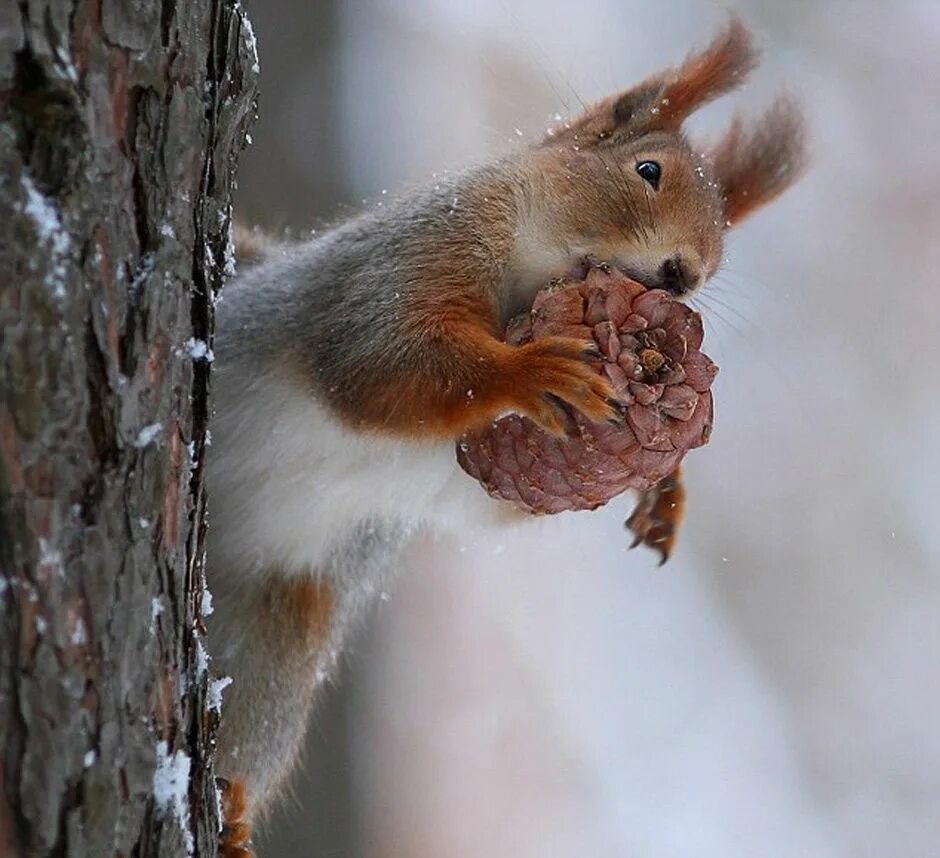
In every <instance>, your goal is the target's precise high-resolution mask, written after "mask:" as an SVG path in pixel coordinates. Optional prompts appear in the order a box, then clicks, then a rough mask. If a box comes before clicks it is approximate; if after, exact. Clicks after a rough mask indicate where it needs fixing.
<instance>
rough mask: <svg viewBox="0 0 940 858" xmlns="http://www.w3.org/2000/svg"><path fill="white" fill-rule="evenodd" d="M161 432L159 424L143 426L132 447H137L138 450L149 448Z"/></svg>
mask: <svg viewBox="0 0 940 858" xmlns="http://www.w3.org/2000/svg"><path fill="white" fill-rule="evenodd" d="M162 431H163V424H161V423H151V424H150V425H149V426H145V427H144V428H143V429H141V430H140V432H139V433H138V434H137V437H136V438H135V439H134V446H135V447H137V449H138V450H140V449H142V448H144V447H147V446H149V445H150V444H152V443H153V442H154V441H156V440H157V437H158V436H159V434H160V433H161V432H162Z"/></svg>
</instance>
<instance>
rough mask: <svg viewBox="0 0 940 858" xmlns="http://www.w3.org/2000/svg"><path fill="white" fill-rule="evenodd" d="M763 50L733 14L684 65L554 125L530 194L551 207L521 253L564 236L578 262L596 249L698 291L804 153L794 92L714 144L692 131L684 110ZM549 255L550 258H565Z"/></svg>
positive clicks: (644, 278)
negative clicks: (735, 233) (730, 234)
mask: <svg viewBox="0 0 940 858" xmlns="http://www.w3.org/2000/svg"><path fill="white" fill-rule="evenodd" d="M757 59H758V54H757V50H756V48H755V46H754V40H753V37H752V36H751V33H750V32H749V31H748V29H747V28H746V27H745V26H744V25H743V24H742V23H741V22H740V21H739V20H738V19H737V18H731V19H730V21H729V22H728V24H727V25H726V27H725V28H724V29H723V30H722V32H721V33H720V34H719V35H718V36H717V38H715V39H714V41H712V43H711V44H710V45H709V46H708V47H707V48H706V49H705V50H703V51H701V52H698V53H693V54H692V55H690V56H689V57H688V58H687V59H686V60H685V62H684V63H683V64H682V65H681V66H679V67H678V68H674V69H669V70H667V71H665V72H662V73H660V74H657V75H655V76H653V77H651V78H648V79H647V80H645V81H644V82H642V83H640V84H639V85H637V86H635V87H633V88H632V89H629V90H627V91H625V92H622V93H619V94H617V95H614V96H611V97H610V98H607V99H605V100H603V101H601V102H600V103H598V104H596V105H594V106H593V107H591V108H589V109H588V110H586V111H585V112H584V113H583V114H582V115H581V116H579V117H577V118H576V119H574V120H573V121H572V122H570V123H569V124H567V125H565V126H564V128H561V129H557V130H555V131H554V132H552V133H550V134H549V136H548V137H546V138H545V139H544V140H543V141H542V142H541V143H540V144H538V146H537V147H536V148H535V153H536V162H537V165H538V168H537V178H536V179H535V187H536V190H537V193H536V194H534V195H533V197H534V199H536V200H538V199H541V200H544V201H551V202H552V203H553V205H552V209H551V211H547V210H545V209H544V207H541V208H540V207H539V205H538V203H537V202H535V203H533V204H532V215H533V217H532V218H531V220H532V222H533V224H537V226H536V227H534V228H532V229H530V230H529V231H528V234H525V233H526V230H525V228H524V229H523V233H524V234H523V236H522V240H523V242H524V246H523V255H525V254H529V255H530V256H533V255H534V256H535V257H536V259H537V258H538V256H539V250H540V248H539V245H541V247H549V246H554V247H558V244H559V241H561V244H562V246H563V247H564V248H565V250H564V255H565V257H566V262H567V263H569V264H570V263H574V262H575V260H576V259H578V258H582V257H584V256H586V255H587V256H595V257H597V258H599V259H602V260H607V261H610V262H612V263H614V264H615V265H617V267H619V268H621V269H622V270H623V271H625V272H626V273H627V274H628V275H629V276H631V277H632V278H633V279H635V280H637V281H639V282H641V283H643V284H644V285H646V286H648V287H649V288H659V289H665V290H666V291H668V292H671V293H672V294H674V295H676V296H684V295H688V294H691V293H692V292H694V291H696V290H697V289H699V288H701V286H702V285H703V284H704V283H705V281H706V280H707V279H708V278H709V277H710V276H711V275H712V274H714V273H715V271H716V270H717V268H718V266H719V264H720V262H721V255H722V249H723V240H724V233H725V232H726V231H727V230H728V229H729V228H730V227H732V226H736V225H737V224H738V223H740V222H741V221H742V220H743V219H744V218H746V217H747V216H748V215H750V214H751V213H752V212H754V211H755V210H757V209H758V208H760V207H761V206H763V205H765V204H766V203H768V202H770V201H771V200H772V199H774V198H775V197H776V196H777V195H778V194H780V193H781V192H782V191H784V190H785V189H786V188H787V187H788V186H789V185H790V184H792V183H793V182H794V181H795V180H796V178H797V177H798V176H799V174H800V172H801V171H802V169H803V167H804V165H805V162H806V148H805V145H804V135H803V120H802V115H801V112H800V110H799V108H798V106H797V105H796V104H795V102H794V101H793V100H792V99H790V98H789V97H786V96H781V97H778V98H777V100H776V101H775V102H773V104H772V105H771V106H770V108H769V109H768V110H767V111H766V112H765V113H764V114H763V116H761V117H759V118H757V119H756V120H751V121H750V122H746V121H744V120H742V119H741V118H740V117H739V118H736V119H734V121H733V122H732V124H731V126H730V128H729V129H728V130H727V131H726V132H725V133H724V135H723V136H722V137H721V138H720V139H719V140H718V141H717V142H716V143H714V144H713V145H711V146H708V147H696V146H693V145H692V144H691V143H690V142H689V140H688V139H687V138H686V136H685V134H684V133H683V130H682V125H683V122H684V121H685V120H686V118H687V117H689V116H690V115H691V114H692V113H693V112H694V111H695V110H697V109H698V108H699V107H701V106H702V105H704V104H706V103H707V102H709V101H712V100H713V99H715V98H717V97H718V96H720V95H723V94H724V93H727V92H729V91H731V90H732V89H734V88H736V87H738V86H740V85H741V83H743V82H744V80H745V79H746V77H747V76H748V74H749V73H750V72H751V70H752V69H753V68H754V67H755V66H756V64H757ZM539 186H541V187H539ZM559 202H560V203H561V204H560V205H559ZM527 239H528V244H527V245H526V244H525V242H526V240H527ZM552 255H553V256H554V259H551V260H549V259H548V258H547V257H546V258H545V259H544V261H545V262H546V263H548V265H549V267H556V266H557V264H558V263H559V262H561V260H560V259H558V257H557V252H554V253H552ZM535 265H538V263H537V262H536V263H535ZM533 273H534V272H533Z"/></svg>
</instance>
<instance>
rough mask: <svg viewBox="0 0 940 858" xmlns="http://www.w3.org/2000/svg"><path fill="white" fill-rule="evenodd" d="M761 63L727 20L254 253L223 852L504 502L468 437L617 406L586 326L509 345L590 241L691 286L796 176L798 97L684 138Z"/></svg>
mask: <svg viewBox="0 0 940 858" xmlns="http://www.w3.org/2000/svg"><path fill="white" fill-rule="evenodd" d="M756 62H757V50H756V48H755V45H754V40H753V37H752V35H751V33H750V32H749V31H748V29H747V28H746V27H745V26H744V25H743V24H742V23H741V22H740V21H739V20H738V19H737V18H731V19H730V20H729V22H728V23H727V25H726V26H725V27H724V28H723V29H722V31H721V32H720V33H719V34H718V35H717V37H716V38H715V39H714V40H713V41H712V42H711V44H710V45H709V46H708V47H707V48H705V49H704V50H701V51H699V52H696V53H692V54H691V55H690V56H689V57H688V58H687V59H686V60H685V61H684V62H683V63H682V64H681V65H680V66H678V67H676V68H672V69H668V70H666V71H664V72H661V73H659V74H656V75H654V76H652V77H650V78H648V79H647V80H645V81H643V82H642V83H640V84H639V85H637V86H634V87H633V88H631V89H628V90H626V91H624V92H621V93H618V94H615V95H612V96H610V97H608V98H605V99H604V100H602V101H600V102H599V103H597V104H596V105H594V106H592V107H590V108H588V109H586V110H585V111H584V112H583V113H582V114H581V115H580V116H578V117H576V118H575V119H573V120H572V121H570V122H568V123H567V124H564V125H563V126H560V127H557V128H555V129H553V130H552V131H551V132H550V133H548V134H547V136H545V137H544V139H541V140H539V141H538V142H535V143H533V144H530V145H526V146H522V147H520V148H519V149H518V150H517V151H515V152H513V153H511V154H508V155H506V156H504V157H501V158H499V159H497V160H494V161H492V162H490V163H486V164H483V165H482V166H478V167H475V168H472V169H469V170H467V171H466V172H463V173H461V174H459V175H455V176H453V177H451V178H449V179H446V180H441V181H439V182H438V183H437V184H434V185H433V186H430V187H426V188H423V189H419V190H416V191H414V192H411V193H407V194H404V195H402V196H401V197H400V198H398V199H397V200H394V201H393V202H391V203H388V202H386V203H385V205H383V206H382V207H380V208H377V209H375V210H372V211H369V212H366V213H364V214H361V215H359V216H358V217H356V218H354V219H352V220H350V221H349V222H347V223H345V224H342V225H340V226H337V227H336V228H334V229H332V230H330V231H329V232H327V233H325V234H324V235H322V236H320V237H317V238H314V239H313V240H310V241H308V242H306V243H301V244H297V245H295V246H279V247H274V248H271V249H268V250H266V251H265V250H264V249H262V250H261V251H260V258H259V259H257V260H256V262H255V264H254V265H253V266H252V267H249V268H248V269H247V271H245V272H244V273H241V274H239V275H238V276H237V277H236V279H235V281H234V282H233V283H232V284H231V285H230V286H229V287H227V288H226V290H225V293H224V300H223V301H222V303H221V304H220V306H219V309H218V323H217V331H216V334H215V340H214V351H215V363H214V367H213V381H212V385H213V393H214V398H215V405H216V413H215V414H214V416H213V420H212V424H211V432H212V446H211V448H210V449H209V451H208V452H209V457H208V462H207V486H208V497H209V531H208V564H207V581H208V585H209V587H210V589H211V592H212V594H213V601H214V611H213V613H212V616H211V617H210V618H209V619H208V625H209V641H210V644H211V647H212V650H213V658H214V667H215V668H216V670H217V671H220V672H221V673H222V674H225V675H227V676H230V677H232V679H233V680H234V681H233V684H232V686H231V688H230V689H229V690H228V691H227V692H226V698H225V703H224V707H223V713H222V718H221V723H220V727H219V737H218V753H217V760H216V768H217V771H218V772H219V774H220V783H221V784H222V785H223V810H224V816H225V820H224V826H223V833H222V853H221V854H222V855H224V856H234V855H248V854H251V846H250V825H251V823H252V822H253V821H256V820H257V819H258V818H259V816H260V815H261V814H263V813H264V811H265V810H266V809H268V808H269V807H270V806H271V805H272V803H273V802H274V801H275V800H276V798H277V796H278V795H279V794H280V793H281V792H282V791H283V788H284V786H285V783H286V781H287V779H288V776H289V773H290V771H291V768H292V766H293V764H294V761H295V760H296V758H297V756H298V752H299V750H300V747H301V743H302V740H303V737H304V734H305V731H306V726H307V721H308V718H309V715H310V711H311V707H312V704H313V701H314V698H315V692H316V689H317V687H318V686H319V685H321V684H322V683H323V682H324V680H325V679H326V678H327V677H329V675H330V671H331V670H332V668H333V666H334V663H335V661H336V654H337V652H338V651H339V647H340V645H341V642H342V639H343V635H344V633H345V631H346V630H347V629H348V627H349V625H350V623H352V622H354V621H355V618H356V617H357V616H360V615H361V614H362V612H363V610H364V609H365V608H366V607H367V606H368V605H369V604H370V603H371V602H372V600H373V599H374V598H375V596H376V595H377V594H378V593H379V592H380V591H381V589H382V586H383V582H384V580H385V578H386V576H388V575H389V574H390V572H391V571H392V569H393V568H394V566H395V565H396V562H397V558H398V556H399V552H400V551H401V549H402V548H403V546H404V545H405V544H406V542H407V540H408V537H409V535H410V534H411V533H412V532H413V531H414V530H415V529H416V528H417V527H418V526H419V525H422V524H427V523H430V524H431V525H432V526H440V527H460V528H466V527H468V526H476V525H477V524H481V525H482V524H487V523H488V524H492V525H493V526H498V525H499V524H500V523H501V522H502V520H504V519H508V518H511V516H510V514H508V513H506V511H505V507H506V505H504V504H501V503H499V502H498V501H495V500H493V499H492V498H489V497H488V496H487V495H486V494H485V493H484V492H482V491H481V490H480V487H479V486H478V485H476V484H475V483H474V482H473V481H472V480H469V479H467V477H466V475H465V474H463V473H462V472H461V471H460V470H459V468H458V466H457V464H456V459H455V455H454V441H455V439H457V438H458V437H459V436H460V435H462V434H463V433H464V432H465V431H466V430H468V429H472V428H477V427H480V426H482V425H484V424H486V423H487V422H489V421H491V420H493V419H494V418H496V417H497V416H499V415H501V414H503V413H506V412H509V411H513V412H517V413H519V414H523V415H526V416H528V417H530V418H531V419H532V420H533V421H535V422H536V423H537V424H539V425H540V426H541V427H543V428H544V429H546V430H548V431H550V432H556V433H558V432H563V431H564V430H563V428H562V427H563V426H564V425H565V424H564V419H563V416H562V415H560V414H559V410H558V409H559V400H560V401H562V402H564V403H567V404H568V406H570V407H573V408H575V409H578V410H580V411H581V412H582V413H583V414H584V415H586V416H587V417H588V418H590V419H591V420H595V421H600V420H619V419H622V415H621V410H620V408H619V403H618V402H617V400H616V395H615V393H614V391H613V389H612V388H611V387H610V386H609V385H608V383H607V382H606V381H605V380H604V379H603V378H602V377H601V376H600V375H598V374H597V373H595V371H594V370H593V369H592V368H591V367H590V365H589V363H588V362H587V360H586V359H585V358H586V357H588V355H586V354H585V345H584V343H583V342H582V341H576V340H570V339H566V338H563V337H554V338H548V339H544V340H539V341H537V342H532V343H529V344H526V345H523V346H519V347H512V346H509V345H507V344H506V343H505V342H504V341H503V338H502V334H503V331H504V328H505V326H506V324H507V322H508V321H509V320H510V319H511V318H513V317H514V316H515V315H517V314H518V313H519V312H520V311H524V310H527V309H528V308H529V307H530V306H531V303H532V300H533V298H534V295H535V293H536V292H537V291H538V290H539V289H540V288H542V287H543V286H544V285H545V284H546V283H547V282H548V281H550V280H551V279H553V278H557V277H563V276H565V275H568V274H570V273H571V272H572V271H575V270H577V269H578V267H579V266H580V265H581V264H582V262H583V260H584V259H586V258H597V259H602V260H606V261H607V262H609V263H610V264H612V265H614V266H616V267H618V268H620V269H622V270H623V271H624V272H625V273H626V274H627V275H628V276H630V277H631V278H633V279H634V280H637V281H638V282H640V283H642V284H643V285H645V286H647V287H648V288H657V289H664V290H666V291H667V292H669V293H671V294H672V295H674V296H677V297H680V298H683V297H686V296H689V295H692V294H693V293H695V292H696V291H697V290H699V289H701V288H702V287H703V286H704V284H705V283H706V282H707V280H708V279H709V277H711V275H713V274H714V273H715V271H716V270H717V269H718V267H719V265H720V263H721V259H722V252H723V238H724V234H725V232H726V231H727V230H728V229H729V228H731V227H732V226H736V225H737V224H738V223H740V222H741V221H742V220H744V219H745V218H746V217H747V216H748V215H750V214H751V213H752V212H754V211H755V210H757V209H758V208H760V207H761V206H763V205H765V204H766V203H768V202H769V201H771V200H772V199H774V198H775V197H776V196H777V195H778V194H780V193H781V192H782V191H783V190H785V189H786V188H787V187H788V186H789V185H790V184H791V183H792V182H793V181H794V180H795V179H796V178H797V176H798V175H799V173H800V171H801V169H802V167H803V165H804V163H805V145H804V134H803V121H802V117H801V113H800V110H799V108H798V107H797V106H796V104H795V103H794V102H793V100H792V99H790V98H789V97H787V96H780V97H778V98H777V100H776V101H774V102H773V103H772V105H771V106H770V108H769V109H768V110H767V111H766V112H765V113H764V114H763V115H762V116H761V117H760V118H758V119H756V120H753V121H751V122H750V123H745V122H744V121H742V120H741V119H739V118H736V119H735V120H734V121H733V122H732V124H731V126H730V128H729V129H728V130H727V131H726V132H725V133H724V134H723V136H721V137H720V139H718V140H717V141H716V142H715V143H714V144H713V145H711V146H710V147H707V148H706V147H695V146H693V145H692V143H690V141H689V140H688V139H687V138H686V136H685V135H684V133H683V130H682V125H683V122H684V121H685V119H686V118H687V117H688V116H689V115H690V114H691V113H692V112H693V111H695V110H696V109H697V108H699V107H701V106H702V105H704V104H706V103H707V102H710V101H711V100H713V99H715V98H716V97H718V96H720V95H722V94H724V93H727V92H729V91H730V90H732V89H734V88H736V87H738V86H739V85H740V84H741V83H742V82H743V81H744V80H745V78H746V77H747V75H748V73H749V72H750V71H751V70H752V69H753V68H754V66H755V65H756ZM703 148H704V149H705V151H704V154H701V152H702V149H703ZM255 250H256V252H257V248H256V249H255ZM683 498H684V494H683V492H682V486H681V478H680V475H679V474H678V473H677V474H674V475H673V476H672V477H671V478H669V479H667V480H666V481H664V489H663V491H662V492H661V493H660V494H657V492H656V490H655V489H654V490H651V492H650V493H649V494H648V495H647V496H646V497H644V498H642V499H641V503H640V505H639V506H638V508H637V513H635V514H634V517H633V518H632V519H631V527H632V529H633V530H634V531H635V533H636V534H637V538H638V540H641V541H647V542H651V539H650V535H651V534H652V535H653V537H654V538H653V539H652V542H660V543H666V542H668V544H669V546H670V547H671V540H672V538H673V531H674V527H675V525H676V524H677V521H670V519H669V517H670V510H681V507H682V505H683V504H682V503H681V501H682V500H683ZM678 514H679V513H678V512H677V513H675V516H674V517H677V516H678ZM638 517H639V518H638Z"/></svg>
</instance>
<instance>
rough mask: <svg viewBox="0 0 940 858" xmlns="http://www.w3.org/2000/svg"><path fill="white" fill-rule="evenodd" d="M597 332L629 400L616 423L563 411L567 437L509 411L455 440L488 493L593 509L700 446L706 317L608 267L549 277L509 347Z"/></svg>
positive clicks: (706, 400) (649, 481) (603, 362)
mask: <svg viewBox="0 0 940 858" xmlns="http://www.w3.org/2000/svg"><path fill="white" fill-rule="evenodd" d="M559 335H561V336H568V337H576V338H579V339H584V340H588V341H589V340H592V339H593V340H594V341H595V342H596V343H597V346H598V348H599V350H600V353H601V356H602V357H601V358H599V359H598V360H597V361H596V365H597V370H598V372H601V373H604V374H605V375H606V376H607V378H608V379H609V380H610V382H611V384H612V385H613V387H614V389H615V390H616V391H617V394H618V396H619V397H620V399H621V401H622V402H623V403H624V404H625V405H626V415H625V416H626V419H625V421H624V423H623V425H619V426H614V425H611V424H607V423H592V422H590V421H589V420H587V418H585V417H583V416H582V415H581V414H580V413H577V412H574V411H573V410H572V409H568V413H569V415H570V417H571V421H570V422H571V429H570V432H569V437H567V438H559V437H555V436H554V435H550V434H548V433H547V432H544V431H543V430H542V429H540V428H539V427H538V426H537V425H536V424H535V423H533V422H532V421H531V420H529V419H528V418H527V417H520V416H518V415H515V414H510V415H507V416H505V417H502V418H500V419H499V420H497V421H496V422H494V423H493V424H492V425H491V426H489V427H487V428H486V429H485V430H483V431H478V432H471V433H468V434H466V435H465V436H464V437H463V438H461V439H460V440H459V441H458V442H457V461H458V462H459V463H460V466H461V467H462V468H463V469H464V470H465V471H466V472H467V473H468V474H470V475H471V476H472V477H474V478H475V479H477V480H479V481H480V483H481V484H482V485H483V487H484V488H485V489H486V490H487V491H488V492H489V493H490V494H491V495H493V496H494V497H499V498H503V499H505V500H508V501H512V502H513V503H515V504H516V505H517V506H519V507H521V508H522V509H525V510H528V511H529V512H533V513H556V512H562V511H564V510H573V509H596V508H597V507H599V506H602V505H603V504H605V503H607V501H609V500H610V499H611V498H612V497H615V496H616V495H618V494H620V493H621V492H623V491H625V490H626V489H640V490H644V489H648V488H650V487H651V486H654V485H655V484H656V483H658V482H659V481H660V480H661V479H663V477H665V476H667V475H668V474H670V473H672V471H674V470H675V468H676V466H677V465H678V464H679V463H680V462H681V461H682V459H683V457H684V456H685V454H686V453H687V452H688V451H689V450H691V449H692V448H693V447H699V446H701V445H703V444H705V443H707V442H708V438H709V435H710V434H711V428H712V395H711V392H710V388H711V384H712V381H713V380H714V378H715V375H716V373H717V372H718V368H717V367H716V366H715V364H714V363H712V362H711V360H709V359H708V358H707V357H706V356H705V355H704V354H702V352H701V351H700V350H699V348H700V346H701V344H702V320H701V317H700V316H699V314H698V313H696V312H695V311H694V310H690V309H689V308H688V307H687V306H685V304H682V303H680V302H678V301H676V300H674V299H673V298H671V297H670V296H669V295H668V294H667V293H666V292H662V291H659V290H648V289H646V288H645V287H644V286H642V285H640V284H639V283H636V282H634V281H633V280H630V279H629V278H628V277H626V276H625V275H623V274H621V273H619V272H617V271H614V270H613V269H611V268H609V267H608V266H604V265H600V266H593V267H591V268H590V270H589V271H588V273H587V276H586V277H585V279H584V280H562V281H556V282H555V283H553V284H551V285H550V286H549V287H548V288H546V289H543V290H542V291H541V292H539V294H538V295H537V296H536V298H535V303H534V304H533V307H532V311H531V313H529V314H526V315H524V316H521V317H518V318H517V319H515V320H513V322H512V323H511V324H510V326H509V328H508V330H507V334H506V339H507V341H508V342H510V343H512V344H513V345H521V344H523V343H525V342H528V341H530V340H539V339H542V338H543V337H547V336H559Z"/></svg>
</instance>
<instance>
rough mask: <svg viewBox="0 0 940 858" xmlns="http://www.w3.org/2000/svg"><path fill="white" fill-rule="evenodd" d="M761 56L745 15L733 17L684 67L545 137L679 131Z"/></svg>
mask: <svg viewBox="0 0 940 858" xmlns="http://www.w3.org/2000/svg"><path fill="white" fill-rule="evenodd" d="M757 59H758V51H757V48H756V47H755V44H754V37H753V36H752V35H751V31H750V30H748V29H747V27H745V26H744V24H743V23H741V20H740V19H739V18H737V17H731V18H730V19H729V21H728V23H727V24H726V25H725V28H724V29H723V30H722V31H721V32H720V33H719V34H718V36H717V37H716V38H715V39H714V40H713V41H712V43H711V44H710V45H709V46H708V47H707V48H705V50H703V51H700V52H698V53H693V54H691V55H690V56H689V57H688V58H687V59H686V61H685V62H684V63H683V64H682V65H681V66H680V67H679V68H677V69H668V70H667V71H665V72H662V73H660V74H657V75H654V76H653V77H650V78H647V79H646V80H645V81H643V82H642V83H640V84H638V85H637V86H635V87H633V88H632V89H628V90H626V91H624V92H621V93H618V94H617V95H613V96H610V97H609V98H606V99H604V100H603V101H601V102H598V103H597V104H595V105H593V106H592V107H589V108H588V109H587V110H586V111H585V112H584V113H582V114H581V115H580V116H578V117H577V118H575V119H574V120H573V121H572V122H571V123H570V124H569V125H567V126H566V127H565V129H564V130H563V131H556V132H555V133H554V134H552V135H551V136H550V137H548V138H547V139H546V140H545V143H546V144H549V143H552V142H557V141H558V140H567V139H577V140H578V141H579V143H580V144H581V145H591V144H592V143H596V142H598V141H601V140H605V139H607V138H608V137H610V136H611V135H612V134H614V132H625V133H627V134H631V135H641V134H645V133H648V132H650V131H654V130H665V131H677V130H678V129H679V126H680V125H682V123H683V121H684V120H685V119H686V117H687V116H689V114H690V113H692V112H693V111H694V110H696V109H697V108H699V107H701V106H702V105H703V104H706V103H708V102H709V101H711V100H712V99H715V98H717V97H718V96H720V95H723V94H724V93H726V92H729V91H730V90H732V89H734V88H735V87H737V86H740V85H741V84H742V83H743V82H744V80H745V79H746V78H747V75H748V74H749V73H750V71H751V70H752V69H753V68H754V67H755V66H756V65H757Z"/></svg>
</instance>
